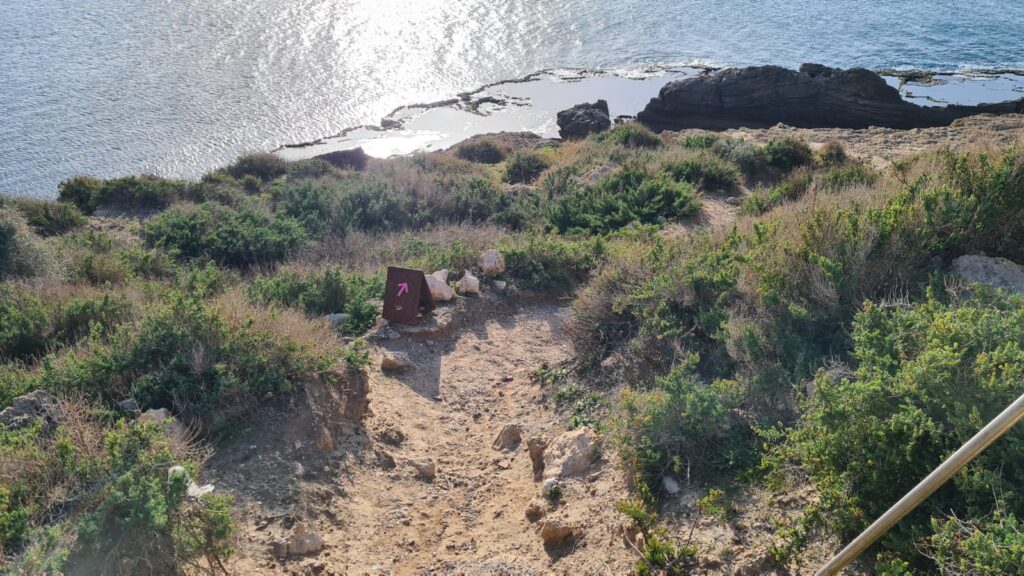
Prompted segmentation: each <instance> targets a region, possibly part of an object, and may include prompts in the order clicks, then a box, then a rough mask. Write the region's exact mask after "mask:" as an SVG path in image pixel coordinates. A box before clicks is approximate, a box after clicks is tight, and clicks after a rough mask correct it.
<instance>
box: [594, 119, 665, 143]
mask: <svg viewBox="0 0 1024 576" xmlns="http://www.w3.org/2000/svg"><path fill="white" fill-rule="evenodd" d="M596 139H597V140H598V141H599V142H610V143H612V144H615V145H617V146H623V147H625V148H658V147H659V146H661V137H659V136H658V135H657V134H655V133H654V132H651V131H650V130H648V129H647V128H644V127H643V126H641V125H640V124H637V123H635V122H629V123H626V124H619V125H618V126H615V127H613V128H612V129H611V130H609V131H607V132H605V133H603V134H600V135H598V136H597V137H596Z"/></svg>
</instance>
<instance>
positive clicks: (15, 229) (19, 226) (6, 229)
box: [0, 208, 60, 280]
mask: <svg viewBox="0 0 1024 576" xmlns="http://www.w3.org/2000/svg"><path fill="white" fill-rule="evenodd" d="M58 274H60V267H59V263H58V261H57V255H56V254H54V252H53V250H52V249H51V248H50V247H49V246H48V245H47V244H46V243H45V242H44V241H43V240H42V239H40V238H39V237H38V236H36V235H35V234H34V233H32V231H31V230H29V228H28V225H27V224H26V223H25V219H24V217H22V215H21V214H20V213H19V212H17V211H16V210H14V209H13V208H0V280H5V279H10V278H33V277H42V276H49V277H55V276H57V275H58Z"/></svg>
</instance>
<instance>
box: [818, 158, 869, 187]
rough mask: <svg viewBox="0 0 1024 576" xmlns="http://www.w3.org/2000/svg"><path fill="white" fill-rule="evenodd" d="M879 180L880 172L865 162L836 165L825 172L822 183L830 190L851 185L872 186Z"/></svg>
mask: <svg viewBox="0 0 1024 576" xmlns="http://www.w3.org/2000/svg"><path fill="white" fill-rule="evenodd" d="M876 180H878V172H875V171H874V170H873V169H872V168H871V167H870V166H868V165H866V164H864V163H860V162H858V163H856V164H845V165H835V166H833V167H832V168H830V169H829V171H828V172H826V173H825V176H824V177H823V178H822V179H821V183H822V185H823V186H825V188H827V189H830V190H839V189H841V188H846V187H849V186H858V185H864V186H870V185H872V184H874V183H875V181H876Z"/></svg>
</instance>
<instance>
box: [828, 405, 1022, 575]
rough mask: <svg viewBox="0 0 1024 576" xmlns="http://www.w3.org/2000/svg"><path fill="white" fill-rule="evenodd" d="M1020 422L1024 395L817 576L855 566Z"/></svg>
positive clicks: (861, 534)
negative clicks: (922, 504)
mask: <svg viewBox="0 0 1024 576" xmlns="http://www.w3.org/2000/svg"><path fill="white" fill-rule="evenodd" d="M1021 418H1024V395H1021V397H1020V398H1017V400H1016V401H1014V403H1013V404H1010V405H1009V406H1007V408H1006V410H1003V411H1002V412H1001V413H1000V414H999V416H996V417H995V418H994V419H993V420H992V421H991V422H989V423H988V424H987V425H986V426H985V427H984V428H982V429H981V431H979V432H978V433H977V434H975V435H974V437H973V438H971V439H970V440H968V441H967V443H966V444H964V445H963V446H961V447H960V449H959V450H957V451H956V452H954V453H953V455H952V456H950V457H949V458H947V459H946V461H945V462H943V463H942V464H941V465H940V466H939V467H938V468H936V469H935V470H932V473H931V474H929V475H928V476H927V477H926V478H925V479H924V480H921V482H920V483H919V484H918V485H917V486H914V489H913V490H911V491H910V492H907V495H906V496H904V497H903V498H901V499H900V501H899V502H897V503H896V504H895V505H893V507H892V508H889V510H887V511H886V512H885V514H882V515H881V516H880V517H879V518H878V520H875V522H874V524H872V525H871V526H868V528H867V529H866V530H864V531H863V532H861V533H860V535H859V536H857V537H856V538H854V540H853V542H850V543H849V544H848V545H847V546H846V548H843V549H842V551H840V552H839V554H836V556H835V557H834V558H832V559H831V560H829V561H828V563H827V564H825V565H824V566H822V567H821V569H820V570H818V571H817V572H816V573H815V576H832V575H833V574H837V573H839V571H840V570H842V569H843V568H844V567H846V565H847V564H849V563H850V562H853V560H854V559H856V558H857V556H859V555H860V554H861V552H863V551H864V550H866V549H867V548H868V547H869V546H871V545H872V544H874V543H875V542H876V541H877V540H878V539H879V538H881V537H882V536H883V535H885V533H886V532H888V531H889V529H890V528H892V527H893V526H894V525H895V524H896V523H897V522H899V521H900V520H902V519H903V517H904V516H906V515H907V514H909V513H910V512H911V511H912V510H913V509H914V508H917V506H918V505H919V504H920V503H921V502H924V501H925V499H926V498H928V497H929V496H931V495H932V493H934V492H935V491H936V490H938V489H939V487H940V486H942V485H943V484H945V483H946V481H948V480H949V479H950V478H952V477H953V475H954V474H956V473H957V472H959V471H960V469H961V468H963V467H964V466H966V465H967V464H968V463H969V462H970V461H971V460H974V458H975V457H976V456H977V455H978V454H981V453H982V452H984V450H985V449H986V448H988V447H989V446H990V445H991V444H992V443H993V442H995V441H996V440H998V439H999V437H1000V436H1002V435H1003V434H1005V433H1006V431H1007V430H1009V429H1010V428H1012V427H1013V425H1014V424H1016V423H1017V422H1018V421H1020V419H1021Z"/></svg>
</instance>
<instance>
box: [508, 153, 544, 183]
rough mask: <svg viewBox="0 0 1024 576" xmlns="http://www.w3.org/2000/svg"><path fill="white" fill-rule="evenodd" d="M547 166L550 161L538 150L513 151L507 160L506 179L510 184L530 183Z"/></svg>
mask: <svg viewBox="0 0 1024 576" xmlns="http://www.w3.org/2000/svg"><path fill="white" fill-rule="evenodd" d="M547 168H548V161H547V160H545V159H544V157H543V156H541V155H540V154H537V153H536V152H513V153H512V155H511V156H509V158H508V160H507V161H506V162H505V175H504V180H505V182H508V183H510V184H530V183H532V182H533V181H534V180H536V179H537V177H538V176H540V175H541V173H542V172H544V171H545V170H547Z"/></svg>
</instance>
